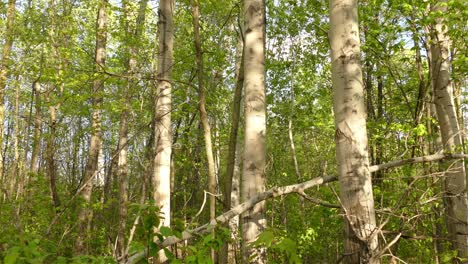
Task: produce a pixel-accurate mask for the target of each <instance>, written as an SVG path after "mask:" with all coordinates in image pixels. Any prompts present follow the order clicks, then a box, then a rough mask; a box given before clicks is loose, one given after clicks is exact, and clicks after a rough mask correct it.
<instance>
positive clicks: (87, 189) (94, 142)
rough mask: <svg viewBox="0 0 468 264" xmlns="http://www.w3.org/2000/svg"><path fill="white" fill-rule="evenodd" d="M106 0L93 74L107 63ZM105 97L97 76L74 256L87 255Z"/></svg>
mask: <svg viewBox="0 0 468 264" xmlns="http://www.w3.org/2000/svg"><path fill="white" fill-rule="evenodd" d="M107 4H108V0H101V1H99V7H98V13H97V21H96V49H95V55H94V56H95V58H94V60H95V61H94V62H95V69H94V71H95V72H96V73H99V72H101V71H102V70H103V69H104V67H105V62H106V42H107V14H106V8H107ZM103 93H104V80H103V79H102V76H97V77H96V79H95V80H94V82H93V98H92V99H93V101H92V104H93V105H92V108H93V113H92V117H91V118H92V120H91V139H90V144H89V154H88V155H89V156H88V161H87V163H86V170H85V174H84V177H83V179H82V185H83V186H84V188H83V190H82V192H81V196H82V199H83V201H84V202H85V204H84V205H82V207H81V208H80V211H79V213H78V235H77V238H76V242H75V253H77V254H83V253H85V252H86V251H87V249H86V246H85V239H86V237H87V236H88V233H89V231H90V230H89V227H90V222H91V218H92V210H91V208H90V207H89V203H90V202H91V194H92V190H93V178H94V177H96V175H97V174H98V173H99V164H98V163H99V151H100V150H101V144H102V122H101V121H102V120H101V119H102V115H101V111H102V101H103Z"/></svg>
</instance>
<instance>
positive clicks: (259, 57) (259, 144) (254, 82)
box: [241, 0, 266, 263]
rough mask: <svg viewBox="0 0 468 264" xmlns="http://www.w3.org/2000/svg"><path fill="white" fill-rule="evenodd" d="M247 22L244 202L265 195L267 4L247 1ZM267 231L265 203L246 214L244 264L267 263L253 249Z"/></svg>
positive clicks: (260, 252) (263, 253)
mask: <svg viewBox="0 0 468 264" xmlns="http://www.w3.org/2000/svg"><path fill="white" fill-rule="evenodd" d="M244 19H245V34H244V36H245V44H244V45H245V46H244V89H245V99H244V100H245V103H244V105H245V139H244V162H243V173H242V184H241V186H242V189H241V190H242V191H241V192H242V199H243V200H244V201H245V200H248V199H250V198H251V197H253V196H254V195H255V194H257V193H260V192H263V191H265V163H266V96H265V2H264V1H263V0H245V1H244ZM265 227H266V218H265V203H264V202H262V203H258V204H257V205H255V206H254V207H253V208H252V209H250V210H249V211H247V212H246V213H244V214H243V216H242V238H243V241H244V248H243V250H244V252H243V257H244V261H249V262H252V263H266V250H265V249H264V248H253V247H251V245H250V244H251V243H252V242H254V241H255V240H256V239H257V237H258V235H259V234H260V233H261V232H262V231H263V230H264V229H265Z"/></svg>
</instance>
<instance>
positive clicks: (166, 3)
mask: <svg viewBox="0 0 468 264" xmlns="http://www.w3.org/2000/svg"><path fill="white" fill-rule="evenodd" d="M174 6H175V1H174V0H161V2H160V3H159V21H158V30H159V53H158V69H157V78H158V81H157V87H156V91H157V92H158V94H157V95H156V102H155V105H156V107H155V111H156V112H155V119H156V122H155V126H154V136H155V139H154V142H155V146H156V152H155V157H154V161H153V199H154V201H155V202H156V206H158V207H159V208H160V212H161V216H162V217H163V218H162V219H161V225H163V226H170V224H171V151H172V136H171V88H172V86H171V83H170V79H171V73H172V67H173V60H174V58H173V56H174V55H173V47H174V23H173V12H174ZM158 229H159V227H158ZM155 231H157V230H155ZM154 239H155V241H157V240H159V239H158V238H157V237H156V236H155V238H154ZM158 261H160V262H163V261H166V256H165V255H164V251H162V250H161V251H159V253H158Z"/></svg>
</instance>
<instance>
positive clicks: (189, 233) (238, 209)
mask: <svg viewBox="0 0 468 264" xmlns="http://www.w3.org/2000/svg"><path fill="white" fill-rule="evenodd" d="M462 158H468V155H467V154H444V153H439V154H433V155H428V156H423V157H415V158H411V159H404V160H396V161H391V162H388V163H384V164H380V165H373V166H370V167H369V170H370V171H371V172H376V171H379V170H384V169H390V168H395V167H399V166H403V165H407V164H414V163H421V162H434V161H439V160H443V159H462ZM337 180H338V177H337V176H324V177H317V178H313V179H312V180H309V181H306V182H302V183H298V184H292V185H287V186H281V187H273V188H271V189H269V190H268V191H266V192H262V193H259V194H257V195H255V196H254V197H252V198H250V199H249V200H247V201H245V202H244V203H242V204H239V205H237V206H235V207H233V208H232V209H231V210H229V211H227V212H225V213H224V214H222V215H220V216H218V217H216V218H215V219H213V220H212V221H211V222H209V223H206V224H204V225H202V226H200V227H197V228H195V229H191V230H186V231H184V232H182V236H181V237H180V238H178V237H176V236H170V237H167V238H166V239H165V240H164V241H162V242H160V243H157V244H158V246H159V247H161V248H166V247H168V246H171V245H173V244H176V243H179V242H181V241H184V240H187V239H190V238H192V237H193V236H196V235H202V234H206V233H209V232H211V231H212V230H213V229H215V228H216V226H218V225H220V224H225V223H227V222H228V221H229V220H230V219H232V218H233V217H235V216H237V215H240V214H242V213H244V212H246V211H247V210H249V209H251V208H253V207H254V206H255V205H256V204H257V203H259V202H262V201H264V200H267V199H270V198H275V197H279V196H282V195H287V194H291V193H299V194H301V193H303V192H304V190H307V189H310V188H312V187H314V186H318V185H322V184H325V183H330V182H334V181H337ZM146 254H147V250H145V251H141V252H138V253H136V254H134V255H132V256H130V257H129V258H128V260H127V261H125V260H123V261H121V263H125V264H133V263H136V262H137V261H139V260H141V259H142V258H144V257H145V256H146Z"/></svg>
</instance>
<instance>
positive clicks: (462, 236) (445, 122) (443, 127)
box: [431, 0, 468, 258]
mask: <svg viewBox="0 0 468 264" xmlns="http://www.w3.org/2000/svg"><path fill="white" fill-rule="evenodd" d="M433 11H436V12H437V11H439V12H441V13H442V14H443V13H445V12H447V1H445V0H439V1H438V3H437V4H436V5H435V6H434V7H433ZM444 23H445V21H444V20H443V18H437V19H436V24H435V25H434V28H433V32H432V33H433V35H432V39H433V42H432V44H431V56H432V65H431V68H432V69H431V71H432V84H433V89H434V97H435V99H434V102H435V106H436V113H437V119H438V121H439V126H440V132H441V137H442V145H443V148H444V149H445V151H448V152H455V153H463V146H462V139H461V130H460V126H459V123H458V117H457V110H456V109H455V102H454V98H453V87H452V83H451V80H450V74H451V65H450V54H449V50H450V39H449V37H448V35H447V26H446V25H445V24H444ZM442 167H444V168H445V169H447V171H445V172H444V173H445V177H444V184H443V185H444V186H443V187H444V194H445V196H444V201H445V206H446V213H447V217H446V223H447V230H448V232H449V238H450V240H451V241H452V245H453V248H454V249H456V250H457V251H458V256H459V257H461V258H467V257H468V197H467V190H466V172H465V163H464V161H463V160H458V161H456V162H455V163H454V164H453V165H452V166H451V167H450V169H449V163H447V162H444V163H443V164H442Z"/></svg>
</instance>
